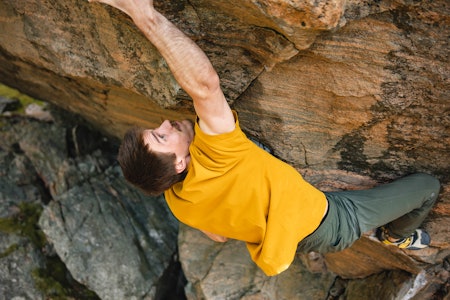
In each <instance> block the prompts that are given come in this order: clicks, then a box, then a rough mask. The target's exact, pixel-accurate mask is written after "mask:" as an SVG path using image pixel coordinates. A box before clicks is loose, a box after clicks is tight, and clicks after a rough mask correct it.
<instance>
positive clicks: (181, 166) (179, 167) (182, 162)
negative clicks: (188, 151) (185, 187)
mask: <svg viewBox="0 0 450 300" xmlns="http://www.w3.org/2000/svg"><path fill="white" fill-rule="evenodd" d="M185 169H186V159H185V158H180V159H178V160H177V162H176V163H175V170H176V171H177V173H178V174H180V173H181V172H183V171H184V170H185Z"/></svg>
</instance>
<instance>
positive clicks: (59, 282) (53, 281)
mask: <svg viewBox="0 0 450 300" xmlns="http://www.w3.org/2000/svg"><path fill="white" fill-rule="evenodd" d="M31 275H32V276H33V279H34V281H35V283H36V287H37V288H38V289H39V290H40V291H42V292H43V293H44V294H45V295H46V297H47V298H49V299H54V300H60V299H61V300H63V299H83V300H85V299H86V300H97V299H99V298H98V296H97V295H96V294H95V293H94V292H92V291H90V290H88V289H86V287H84V286H82V285H81V284H79V283H78V282H76V281H75V280H73V279H72V277H71V276H70V275H69V271H68V270H67V269H66V266H65V265H64V264H63V263H62V261H61V260H60V259H59V258H58V257H49V258H48V259H47V265H46V267H45V268H39V269H35V270H33V272H32V274H31Z"/></svg>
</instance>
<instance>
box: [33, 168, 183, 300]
mask: <svg viewBox="0 0 450 300" xmlns="http://www.w3.org/2000/svg"><path fill="white" fill-rule="evenodd" d="M119 175H120V174H119V171H118V169H117V168H112V169H109V170H108V171H107V172H106V173H105V175H104V176H102V177H99V178H92V179H91V180H90V181H89V183H87V182H86V183H85V184H83V185H81V186H76V187H74V188H72V189H70V190H68V191H67V192H66V193H63V194H61V195H59V196H57V197H56V198H55V201H52V202H51V203H50V204H49V205H48V206H47V207H46V208H45V210H44V212H43V214H42V216H41V219H40V222H39V224H40V226H41V227H42V229H43V231H44V232H45V234H46V235H47V237H48V239H49V240H50V241H51V242H52V243H53V244H54V247H55V249H56V252H57V253H58V254H59V256H60V257H61V259H62V260H63V261H64V262H65V263H66V265H67V268H68V269H69V270H70V272H71V274H72V275H73V277H74V278H75V279H76V280H77V281H79V282H81V283H83V284H85V285H86V286H88V287H89V288H90V289H92V290H93V291H95V292H96V293H97V294H98V295H99V296H100V297H101V298H102V299H152V298H153V297H154V295H155V293H156V287H157V283H158V281H159V279H160V277H161V276H162V275H163V273H164V271H165V269H166V268H167V267H168V265H169V263H170V260H171V257H172V255H173V254H174V253H175V251H176V233H177V223H176V222H175V220H174V219H173V217H172V216H171V214H170V212H169V211H168V208H167V207H166V206H165V203H164V201H163V199H162V198H161V197H160V198H149V197H144V196H143V195H141V194H140V193H139V192H137V191H135V189H133V188H131V187H129V186H128V185H127V184H126V183H125V181H124V179H122V178H120V176H119Z"/></svg>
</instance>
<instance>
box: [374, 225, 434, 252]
mask: <svg viewBox="0 0 450 300" xmlns="http://www.w3.org/2000/svg"><path fill="white" fill-rule="evenodd" d="M376 236H377V238H378V239H379V240H380V241H381V242H382V243H383V244H386V245H393V246H397V247H399V248H401V249H408V250H420V249H423V248H426V247H428V246H429V245H430V242H431V238H430V235H429V234H428V233H427V232H426V231H425V230H423V229H416V230H415V231H414V232H413V233H412V234H411V235H410V236H408V237H405V238H403V239H400V240H398V241H395V242H391V241H389V239H388V237H389V234H388V232H387V230H386V228H384V227H379V228H377V232H376Z"/></svg>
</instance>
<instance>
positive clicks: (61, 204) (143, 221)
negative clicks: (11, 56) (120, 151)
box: [0, 114, 179, 299]
mask: <svg viewBox="0 0 450 300" xmlns="http://www.w3.org/2000/svg"><path fill="white" fill-rule="evenodd" d="M57 116H58V119H59V121H57V122H52V123H48V122H43V121H40V122H38V121H34V120H31V119H29V118H24V117H20V116H11V117H8V118H2V122H1V123H2V126H1V131H0V141H1V142H0V165H1V167H2V172H1V174H0V175H1V176H0V242H1V243H0V265H1V266H3V267H2V268H1V270H2V271H0V282H1V283H2V284H1V288H0V298H1V299H15V298H14V297H24V298H23V299H48V298H53V297H56V298H58V297H59V298H58V299H67V297H69V298H70V297H73V298H74V299H98V297H100V298H101V299H155V297H156V295H160V297H161V295H162V298H164V297H165V296H167V295H172V294H175V293H174V292H173V291H176V287H173V284H174V283H176V280H177V276H178V273H179V270H178V273H177V270H176V268H175V265H174V264H176V261H175V260H176V257H177V245H176V235H177V228H178V223H177V221H176V220H175V219H174V218H173V216H172V214H171V213H170V211H169V210H168V207H167V205H166V204H165V201H164V199H163V198H162V197H156V198H152V197H145V196H143V195H142V194H141V193H139V192H138V191H136V190H135V189H134V188H132V187H131V186H130V185H128V184H127V183H126V182H125V180H124V178H123V177H122V174H121V172H120V168H119V167H118V165H117V163H116V162H115V157H114V156H115V152H114V151H112V152H111V150H113V149H116V146H114V145H115V144H114V143H110V142H108V141H107V140H105V138H103V137H102V136H101V135H99V134H98V133H95V132H91V131H90V130H89V129H88V128H87V127H86V126H84V125H82V123H80V122H79V121H78V122H75V123H70V122H68V120H69V119H70V115H67V114H63V115H59V114H57ZM62 120H64V123H61V122H62ZM112 153H114V154H112ZM111 154H112V155H111ZM27 204H28V205H29V204H33V205H35V206H36V207H37V208H40V209H36V213H34V215H33V216H34V219H35V220H34V223H28V222H26V220H27V218H28V219H30V217H29V216H28V214H27V213H25V212H24V211H23V209H24V208H27V206H25V205H27ZM41 207H43V209H42V208H41ZM41 211H42V213H41ZM38 221H39V222H38ZM8 224H10V225H9V226H6V225H8ZM37 228H40V230H42V231H43V233H42V232H41V231H40V230H39V231H35V230H37ZM43 234H45V236H46V239H45V240H44V239H41V238H39V236H40V235H43ZM56 253H57V254H58V255H59V258H60V259H61V260H62V261H63V262H64V263H65V266H66V267H67V269H68V271H69V272H70V273H68V274H67V275H61V274H59V275H58V274H56V273H57V272H56V270H55V269H56V268H57V267H56V266H55V265H54V264H50V263H49V260H52V259H53V257H54V256H56ZM39 272H40V273H39ZM41 273H42V274H46V273H50V274H51V275H52V276H43V275H39V274H41ZM57 275H58V276H57ZM168 275H170V276H172V277H174V278H175V280H172V281H171V280H168V279H167V276H168ZM55 276H56V277H57V278H54V277H55ZM66 276H70V277H71V278H72V277H73V278H74V279H75V280H76V281H78V282H79V283H81V284H83V285H85V286H86V287H88V288H89V289H90V290H92V291H94V292H95V293H96V295H97V296H98V297H94V296H92V295H90V296H89V297H88V296H87V295H83V294H81V293H78V294H77V293H75V294H74V293H72V294H71V293H69V292H65V293H64V294H61V293H60V292H59V291H58V293H56V291H49V289H50V290H51V288H48V285H49V283H48V280H50V279H51V280H53V281H55V280H58V284H59V286H61V285H62V286H63V287H62V288H61V289H62V290H69V286H64V284H67V280H66V279H65V277H66ZM44 277H50V279H48V278H47V279H45V278H44ZM61 277H62V278H61ZM44 279H45V280H46V281H44ZM72 280H73V279H72ZM167 284H171V285H172V286H171V288H172V293H169V292H167V287H165V285H167ZM75 288H76V287H75Z"/></svg>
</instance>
